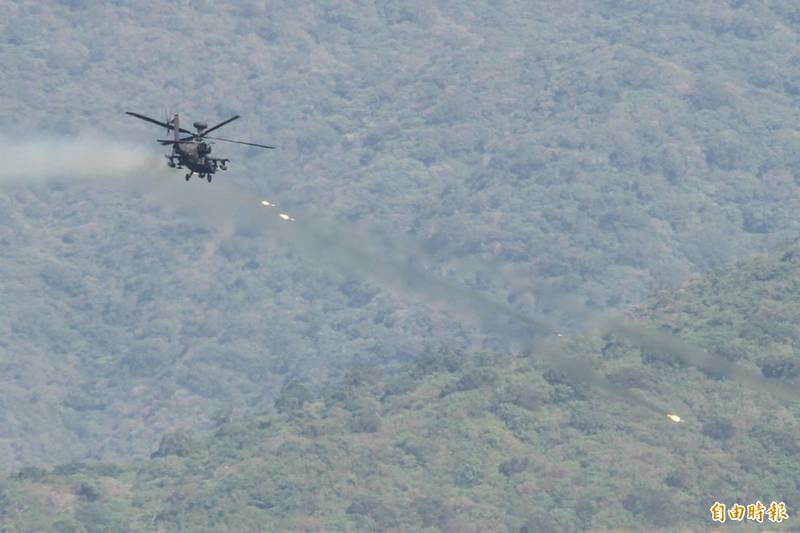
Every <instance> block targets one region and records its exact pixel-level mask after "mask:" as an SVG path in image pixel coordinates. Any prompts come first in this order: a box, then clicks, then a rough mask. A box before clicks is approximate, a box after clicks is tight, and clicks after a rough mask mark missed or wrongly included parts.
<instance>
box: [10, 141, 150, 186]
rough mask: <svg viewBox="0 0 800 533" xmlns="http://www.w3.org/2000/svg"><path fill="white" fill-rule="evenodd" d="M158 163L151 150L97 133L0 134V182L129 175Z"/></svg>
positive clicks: (136, 173)
mask: <svg viewBox="0 0 800 533" xmlns="http://www.w3.org/2000/svg"><path fill="white" fill-rule="evenodd" d="M158 165H159V156H158V155H156V154H154V152H153V151H151V150H147V149H145V148H143V147H141V146H137V145H134V144H128V143H123V142H119V141H114V140H111V139H108V138H106V137H102V136H100V135H98V134H92V133H84V134H80V135H78V136H76V137H55V136H53V137H44V138H35V139H33V138H31V139H14V138H11V137H10V136H9V135H0V183H7V182H15V181H28V182H30V181H38V182H41V181H49V180H58V179H100V178H110V177H125V176H130V177H132V176H135V175H138V174H141V173H143V172H146V171H152V170H153V169H154V168H157V166H158Z"/></svg>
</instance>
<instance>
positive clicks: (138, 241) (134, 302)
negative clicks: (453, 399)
mask: <svg viewBox="0 0 800 533" xmlns="http://www.w3.org/2000/svg"><path fill="white" fill-rule="evenodd" d="M798 28H800V9H798V8H796V7H792V4H791V3H786V2H777V1H774V2H771V1H755V2H738V1H731V2H728V3H725V2H719V1H717V0H700V1H688V0H686V1H677V2H669V3H665V2H659V1H652V2H623V1H603V2H588V1H579V0H571V1H566V2H544V3H536V5H534V6H532V5H531V3H530V2H522V1H520V2H517V1H499V2H484V1H480V0H466V1H462V2H433V3H431V2H419V1H411V2H406V3H404V4H403V5H402V6H400V5H397V4H396V3H390V2H377V3H358V2H339V1H331V2H315V3H313V4H308V3H300V4H293V3H267V2H259V1H249V2H241V1H236V2H210V1H200V0H198V1H177V2H176V1H170V2H165V1H142V2H136V3H135V5H134V4H127V3H123V2H52V1H51V2H47V1H45V2H14V1H11V2H9V1H6V2H2V3H0V79H2V83H0V133H2V134H3V137H6V138H15V139H33V140H36V141H39V140H41V139H42V138H44V139H45V140H46V141H47V142H53V143H58V142H60V141H59V139H70V138H72V136H74V135H76V134H77V133H79V132H83V131H85V130H88V129H93V130H95V131H97V132H99V133H100V134H105V135H109V136H112V137H113V138H114V139H115V140H121V141H125V142H130V143H135V144H136V145H137V146H140V145H143V146H147V147H149V148H151V149H152V151H153V153H155V154H158V153H159V150H160V147H159V146H158V145H156V144H155V143H154V142H152V139H153V138H156V137H158V136H160V135H162V134H163V131H159V130H158V128H155V127H152V128H151V127H150V126H149V125H147V124H145V123H142V122H139V121H136V120H135V119H132V118H130V117H127V116H125V115H124V114H123V112H124V111H126V110H133V111H138V112H141V113H145V114H149V115H154V116H156V117H157V118H161V117H162V116H163V115H164V113H165V112H174V111H178V112H180V113H181V114H182V117H184V119H185V120H187V121H189V122H191V121H193V120H197V119H203V120H207V121H208V122H209V123H213V122H214V121H216V120H223V119H224V118H226V117H228V116H230V115H233V114H235V113H240V114H242V115H243V116H244V118H243V119H242V120H241V121H239V122H237V123H234V124H231V125H230V126H229V127H227V128H226V129H225V130H223V131H225V132H226V133H225V134H226V135H228V136H230V137H233V138H243V139H250V140H255V141H262V142H268V143H270V144H275V145H277V146H278V148H279V149H278V150H276V151H274V152H270V153H261V152H258V151H256V150H251V149H245V148H240V147H236V146H232V145H227V146H224V145H216V146H215V147H214V150H215V155H217V154H219V155H226V156H230V157H231V158H232V159H233V163H232V165H231V170H230V171H229V172H228V173H227V174H226V175H220V176H218V177H217V181H216V182H215V184H216V183H218V182H222V181H223V180H228V182H229V183H231V184H232V185H233V186H235V187H238V188H239V189H241V190H243V191H248V192H250V193H253V194H254V195H255V197H264V198H269V199H270V200H272V201H275V202H277V203H279V204H280V205H281V206H285V208H286V209H288V210H296V211H297V212H298V213H304V216H306V217H314V216H315V215H319V216H323V215H326V216H331V217H334V218H336V219H338V220H342V221H347V222H348V223H353V224H359V225H360V226H363V227H376V228H383V229H387V228H388V229H391V230H392V231H394V232H396V233H397V234H399V235H402V236H409V237H411V238H413V239H415V240H417V241H419V242H421V243H423V245H424V246H426V247H427V248H428V249H430V250H432V251H433V252H432V257H433V258H434V259H433V265H432V266H431V267H430V271H433V272H440V273H445V274H446V275H447V276H448V277H449V278H450V279H451V280H453V281H454V282H455V281H457V282H459V283H461V282H463V283H466V284H467V285H469V286H470V287H472V288H474V289H476V290H480V291H482V292H483V293H484V294H487V295H489V296H491V297H492V298H494V299H495V300H497V301H501V302H502V301H506V302H510V305H513V306H516V308H517V309H518V310H520V311H523V312H539V313H543V314H547V313H548V310H549V307H550V306H548V305H543V302H544V301H545V300H548V301H558V300H559V299H560V296H559V295H573V296H577V298H578V299H582V300H585V301H586V303H587V306H588V307H590V308H592V309H605V308H609V307H611V308H614V307H617V308H621V307H625V306H627V305H629V304H631V303H636V302H639V301H641V300H642V299H643V298H644V297H645V296H646V295H648V294H650V293H651V291H653V290H654V289H657V288H659V287H663V286H665V285H666V286H671V285H673V284H676V283H678V282H680V281H681V280H685V279H687V278H688V277H691V276H694V275H697V274H699V273H702V272H707V271H708V270H709V269H711V268H715V267H718V266H720V265H722V264H724V263H725V262H727V261H730V260H732V259H734V258H737V257H740V256H743V255H747V254H750V253H752V252H755V251H757V250H763V249H765V248H766V247H767V246H768V245H770V244H774V243H775V242H776V241H779V240H781V239H784V238H786V237H787V236H791V235H792V234H793V232H795V231H796V230H797V229H798V224H797V223H796V217H795V215H796V213H797V212H798V207H800V206H798V200H800V197H798V194H797V188H796V180H797V172H798V159H797V153H798V148H800V139H798V135H797V131H796V124H797V123H798V120H797V119H798V113H797V100H798V97H799V94H798V87H797V80H798V78H800V65H799V64H798V63H797V61H796V60H795V56H796V52H797V50H798V43H797V31H798ZM101 151H102V145H101V144H98V152H101ZM98 155H100V154H98ZM13 156H14V154H13V153H8V152H3V159H5V160H8V159H10V158H11V157H13ZM84 164H85V165H91V164H92V160H91V158H89V159H88V160H86V161H85V162H84ZM0 166H3V165H2V164H0ZM63 177H64V178H67V179H64V180H61V181H60V182H59V183H57V184H55V183H50V182H45V183H42V182H38V181H35V180H29V181H26V180H22V179H16V178H15V176H10V175H8V173H7V172H3V173H2V174H0V178H1V179H0V221H2V224H0V297H2V301H3V305H2V307H0V369H2V372H0V466H2V467H3V468H4V469H5V470H16V469H18V468H19V467H21V466H23V465H31V464H55V463H61V462H65V461H68V460H70V459H82V458H91V457H93V458H107V457H119V456H126V455H129V454H131V453H136V454H139V455H146V454H147V453H149V452H150V451H152V450H153V449H155V447H156V446H157V443H158V440H159V438H160V435H161V434H163V433H164V432H167V431H171V430H174V429H177V428H202V427H204V425H206V426H207V425H208V424H213V420H214V419H218V418H219V417H224V415H225V414H226V413H228V412H229V411H231V410H237V409H239V410H241V409H248V408H250V409H261V408H265V407H268V406H269V405H271V403H272V400H273V399H274V398H275V397H276V396H277V394H278V392H279V391H280V390H281V387H282V386H283V385H284V384H285V383H287V382H288V381H290V380H292V379H296V380H298V381H299V382H301V383H303V384H304V385H306V386H308V387H309V389H311V390H312V391H313V390H315V389H316V387H317V386H318V385H319V384H320V383H323V382H326V381H327V380H328V379H329V378H331V379H335V378H337V377H339V378H341V377H342V376H343V374H344V373H345V372H346V370H347V369H348V368H350V367H351V366H352V365H353V364H368V365H376V366H378V367H381V368H389V369H391V368H393V367H397V365H398V364H400V363H402V362H404V361H409V360H411V359H413V358H414V357H416V356H417V355H418V354H419V353H421V352H423V351H424V350H425V348H426V347H433V348H435V349H439V348H441V347H447V348H452V349H456V348H463V349H464V350H465V351H466V352H468V353H473V352H476V351H480V350H481V349H484V348H487V347H492V346H497V344H498V343H497V339H491V338H487V337H484V336H483V334H480V333H478V332H476V331H475V329H474V328H473V327H471V326H469V325H465V324H463V323H462V322H461V321H459V320H456V319H455V317H453V316H449V315H447V314H446V313H442V312H440V311H438V310H435V309H430V308H429V306H425V305H422V304H421V303H418V302H417V303H409V302H408V301H407V300H406V299H405V298H404V295H402V294H398V293H397V292H396V291H388V290H386V289H385V288H384V287H382V286H380V285H377V284H374V283H367V282H366V281H365V279H364V278H363V277H362V276H360V275H359V274H358V273H354V272H348V271H343V270H342V269H338V270H337V269H335V268H327V267H326V266H325V265H320V264H316V262H315V261H312V260H309V259H308V258H306V257H304V255H303V254H301V253H298V251H297V250H296V249H293V248H291V246H273V243H272V242H271V241H267V240H265V239H264V238H263V236H262V235H260V234H259V235H253V234H252V232H248V231H243V230H241V229H237V228H236V226H235V225H233V224H229V223H226V222H225V215H224V212H225V209H226V208H231V209H233V206H229V205H227V204H225V202H224V201H223V200H222V199H220V201H219V204H220V205H219V209H218V210H217V213H216V214H215V215H214V216H213V217H212V216H210V215H206V213H204V212H203V211H202V210H200V209H198V210H196V212H195V213H194V214H193V215H192V216H188V215H186V214H185V213H183V212H179V211H175V210H174V209H173V207H174V206H173V205H172V203H171V200H170V199H168V198H166V199H162V200H158V191H155V193H154V194H153V195H152V196H143V195H142V194H141V193H140V192H132V191H131V189H130V188H129V187H127V186H126V187H121V186H119V185H120V182H119V180H118V179H117V177H116V176H113V175H111V176H108V178H107V179H105V180H103V181H102V182H101V183H98V182H87V181H82V180H78V179H74V180H69V179H68V178H69V176H63ZM150 177H151V176H142V180H141V182H142V183H145V182H147V180H146V179H145V178H150ZM172 177H173V178H174V179H175V180H180V181H181V182H182V178H181V176H180V175H179V174H176V175H174V176H172ZM181 184H183V183H181ZM215 184H212V185H208V184H207V183H198V182H196V181H194V182H190V183H188V184H185V185H186V187H191V188H193V189H196V188H200V187H204V188H205V189H203V190H204V191H207V192H206V194H207V196H208V197H210V198H215V194H217V191H218V190H219V189H214V186H215ZM154 198H155V199H154ZM220 213H221V214H220ZM437 250H447V253H437ZM472 259H480V260H485V261H489V262H491V263H492V264H507V265H513V266H514V267H516V268H517V270H521V271H523V272H524V273H525V274H526V276H527V277H528V280H529V281H530V286H531V287H534V286H541V284H544V285H545V286H547V287H551V289H549V292H548V297H547V298H542V297H540V296H538V295H536V294H534V297H533V300H531V299H530V298H523V297H518V294H517V293H518V292H520V289H519V287H518V286H516V285H515V284H512V283H510V282H509V281H508V280H507V279H506V278H504V277H503V275H502V272H500V269H498V272H496V273H495V274H494V275H481V276H470V275H465V274H460V273H459V272H458V271H457V268H456V267H457V265H459V264H461V263H464V262H468V261H469V260H472ZM556 307H557V306H556ZM554 319H555V318H554ZM709 320H713V319H711V318H710V319H709ZM770 320H771V318H769V316H767V317H766V318H764V320H763V322H764V323H771V322H770ZM759 331H760V330H759ZM731 342H732V343H733V344H737V343H739V341H734V340H731ZM792 353H793V352H792ZM784 355H786V354H785V353H784ZM391 373H392V371H391V370H387V374H389V375H391Z"/></svg>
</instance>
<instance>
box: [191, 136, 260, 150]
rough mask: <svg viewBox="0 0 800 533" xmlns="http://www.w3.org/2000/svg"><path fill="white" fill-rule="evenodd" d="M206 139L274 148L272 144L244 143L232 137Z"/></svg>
mask: <svg viewBox="0 0 800 533" xmlns="http://www.w3.org/2000/svg"><path fill="white" fill-rule="evenodd" d="M203 137H205V138H206V139H214V140H215V141H225V142H226V143H236V144H246V145H247V146H258V147H259V148H269V149H270V150H274V149H275V147H274V146H267V145H266V144H257V143H246V142H244V141H234V140H233V139H223V138H222V137H206V136H205V135H204V136H203Z"/></svg>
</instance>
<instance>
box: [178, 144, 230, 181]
mask: <svg viewBox="0 0 800 533" xmlns="http://www.w3.org/2000/svg"><path fill="white" fill-rule="evenodd" d="M210 153H211V146H209V144H208V143H206V142H203V141H183V142H179V143H175V144H173V145H172V154H171V155H167V156H165V157H166V158H167V159H168V160H169V162H168V163H167V165H169V166H170V167H172V168H182V167H186V168H187V169H189V171H190V172H189V174H187V175H186V179H187V180H188V179H189V178H190V177H191V176H192V174H193V173H194V172H197V174H199V175H200V177H201V178H208V180H209V181H211V175H212V174H215V173H216V172H217V170H227V166H226V164H227V163H228V161H229V160H228V159H220V158H216V157H211V156H210V155H209V154H210Z"/></svg>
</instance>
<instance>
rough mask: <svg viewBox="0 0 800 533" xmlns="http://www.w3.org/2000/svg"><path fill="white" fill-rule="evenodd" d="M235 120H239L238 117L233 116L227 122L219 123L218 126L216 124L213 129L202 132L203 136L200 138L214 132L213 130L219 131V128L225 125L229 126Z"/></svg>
mask: <svg viewBox="0 0 800 533" xmlns="http://www.w3.org/2000/svg"><path fill="white" fill-rule="evenodd" d="M237 118H239V115H234V116H232V117H231V118H229V119H228V120H226V121H224V122H220V123H219V124H217V125H216V126H214V127H213V128H208V129H207V130H206V131H204V132H203V134H202V135H201V137H205V136H206V134H208V133H211V132H212V131H214V130H216V129H219V128H221V127H222V126H224V125H225V124H230V123H231V122H233V121H234V120H236V119H237Z"/></svg>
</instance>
